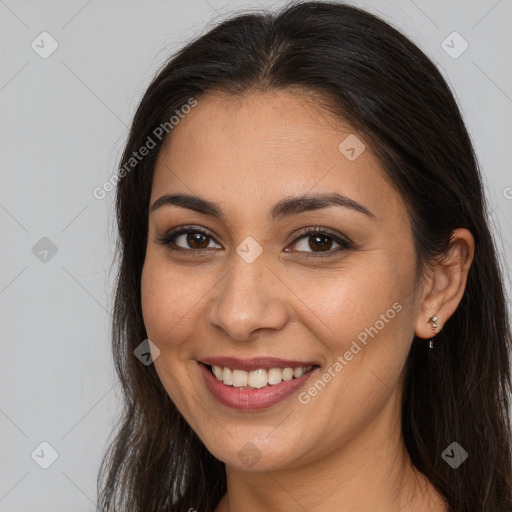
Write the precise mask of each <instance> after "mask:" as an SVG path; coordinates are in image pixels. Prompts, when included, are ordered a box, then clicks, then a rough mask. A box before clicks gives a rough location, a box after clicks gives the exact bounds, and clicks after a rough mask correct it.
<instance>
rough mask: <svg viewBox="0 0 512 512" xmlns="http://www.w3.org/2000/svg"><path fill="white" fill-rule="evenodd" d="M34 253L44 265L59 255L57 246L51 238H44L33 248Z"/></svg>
mask: <svg viewBox="0 0 512 512" xmlns="http://www.w3.org/2000/svg"><path fill="white" fill-rule="evenodd" d="M32 253H33V254H34V256H35V257H36V258H37V259H38V260H39V261H41V262H42V263H48V262H49V261H50V260H51V259H52V258H53V257H54V256H55V255H56V254H57V246H56V245H55V244H54V243H53V242H52V241H51V240H50V239H49V238H47V237H46V236H43V238H41V239H40V240H39V241H38V242H36V244H35V245H34V246H33V247H32Z"/></svg>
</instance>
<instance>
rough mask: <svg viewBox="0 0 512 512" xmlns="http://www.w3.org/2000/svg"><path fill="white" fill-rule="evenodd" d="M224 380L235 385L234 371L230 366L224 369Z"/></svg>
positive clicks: (230, 384)
mask: <svg viewBox="0 0 512 512" xmlns="http://www.w3.org/2000/svg"><path fill="white" fill-rule="evenodd" d="M222 382H224V384H226V385H228V386H232V385H233V372H232V371H231V370H230V369H229V368H224V369H223V370H222Z"/></svg>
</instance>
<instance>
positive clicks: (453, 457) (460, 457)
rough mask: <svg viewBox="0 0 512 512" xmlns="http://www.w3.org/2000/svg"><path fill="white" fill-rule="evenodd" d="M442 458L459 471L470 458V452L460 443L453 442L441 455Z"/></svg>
mask: <svg viewBox="0 0 512 512" xmlns="http://www.w3.org/2000/svg"><path fill="white" fill-rule="evenodd" d="M441 457H442V458H443V459H444V461H445V462H446V463H447V464H449V465H450V466H451V467H452V468H453V469H457V468H458V467H459V466H460V465H461V464H462V463H463V462H464V461H465V460H466V459H467V458H468V452H467V451H466V450H464V448H462V446H461V445H460V444H459V443H457V442H453V443H452V444H450V445H449V446H448V448H446V450H445V451H444V452H443V453H442V454H441Z"/></svg>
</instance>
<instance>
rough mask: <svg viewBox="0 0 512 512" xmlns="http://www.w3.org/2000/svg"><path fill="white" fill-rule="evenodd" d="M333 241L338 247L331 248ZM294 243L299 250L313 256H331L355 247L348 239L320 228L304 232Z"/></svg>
mask: <svg viewBox="0 0 512 512" xmlns="http://www.w3.org/2000/svg"><path fill="white" fill-rule="evenodd" d="M333 243H334V244H337V245H338V247H337V248H336V247H335V248H334V250H331V249H332V246H333ZM293 245H294V246H296V247H298V249H299V251H298V252H305V253H310V254H311V255H312V256H313V257H316V256H319V257H322V256H331V255H334V254H336V253H339V252H340V251H343V250H348V249H352V248H353V245H352V244H351V242H349V240H348V239H345V238H343V237H342V236H340V235H337V234H335V233H331V232H330V231H327V230H325V229H319V228H315V229H313V230H309V231H306V232H303V233H302V234H301V235H300V236H299V237H298V238H296V239H295V241H294V242H293ZM288 252H289V251H288ZM322 253H325V254H322ZM307 257H309V256H307Z"/></svg>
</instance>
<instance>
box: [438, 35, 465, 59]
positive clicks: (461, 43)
mask: <svg viewBox="0 0 512 512" xmlns="http://www.w3.org/2000/svg"><path fill="white" fill-rule="evenodd" d="M468 47H469V43H468V42H467V41H466V40H465V39H464V38H463V37H462V36H461V35H460V34H459V33H458V32H455V31H454V32H452V33H451V34H450V35H449V36H448V37H447V38H446V39H445V40H444V41H443V42H442V43H441V48H442V49H443V50H444V51H445V52H446V53H447V54H448V55H449V56H450V57H451V58H452V59H458V58H459V57H460V56H461V55H462V54H463V53H464V52H465V51H466V50H467V49H468Z"/></svg>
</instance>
